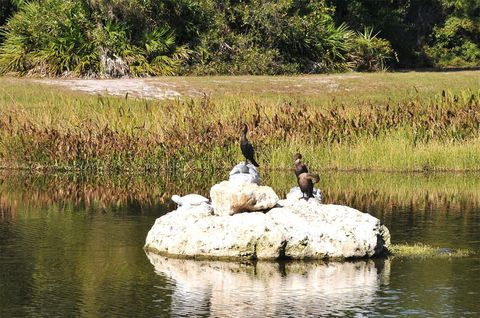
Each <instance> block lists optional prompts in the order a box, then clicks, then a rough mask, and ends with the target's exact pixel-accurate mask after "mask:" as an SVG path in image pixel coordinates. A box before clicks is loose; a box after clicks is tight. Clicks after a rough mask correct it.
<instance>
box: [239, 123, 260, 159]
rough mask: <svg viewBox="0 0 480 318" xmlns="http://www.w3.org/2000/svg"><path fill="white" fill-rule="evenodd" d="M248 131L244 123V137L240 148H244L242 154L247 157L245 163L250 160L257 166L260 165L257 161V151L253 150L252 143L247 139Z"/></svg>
mask: <svg viewBox="0 0 480 318" xmlns="http://www.w3.org/2000/svg"><path fill="white" fill-rule="evenodd" d="M247 131H248V127H247V125H246V124H243V131H242V139H241V141H240V149H242V154H243V156H244V157H245V164H247V161H250V162H251V163H252V164H253V165H254V166H255V167H258V163H257V162H256V161H255V158H254V156H255V151H254V150H253V146H252V144H251V143H250V142H249V141H248V140H247Z"/></svg>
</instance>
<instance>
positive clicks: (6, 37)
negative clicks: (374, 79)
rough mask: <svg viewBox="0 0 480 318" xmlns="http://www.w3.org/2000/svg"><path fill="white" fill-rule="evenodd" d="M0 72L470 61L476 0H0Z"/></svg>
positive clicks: (373, 66)
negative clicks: (0, 28)
mask: <svg viewBox="0 0 480 318" xmlns="http://www.w3.org/2000/svg"><path fill="white" fill-rule="evenodd" d="M0 24H3V27H2V32H1V35H0V42H2V43H1V45H0V73H8V72H15V73H18V74H21V75H27V74H31V75H53V76H62V75H64V76H67V75H74V76H108V77H117V76H124V75H129V76H141V75H163V74H289V73H321V72H335V71H345V70H366V71H376V70H383V69H385V68H386V67H387V66H389V67H392V66H393V67H421V66H439V67H448V66H456V67H467V66H468V67H471V66H479V65H480V62H479V61H480V36H479V34H480V3H479V2H478V1H475V0H455V1H454V0H427V1H423V0H396V1H360V0H353V1H347V0H323V1H314V0H280V1H273V0H242V1H238V0H228V1H214V0H179V1H176V0H163V1H160V0H149V1H143V0H142V1H141V0H112V1H110V0H30V1H28V0H0Z"/></svg>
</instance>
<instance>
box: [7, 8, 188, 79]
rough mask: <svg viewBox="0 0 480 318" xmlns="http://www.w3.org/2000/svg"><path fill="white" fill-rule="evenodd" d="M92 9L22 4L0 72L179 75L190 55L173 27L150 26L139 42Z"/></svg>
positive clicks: (9, 28)
mask: <svg viewBox="0 0 480 318" xmlns="http://www.w3.org/2000/svg"><path fill="white" fill-rule="evenodd" d="M90 9H91V8H90V7H88V6H86V5H85V4H84V3H82V2H81V1H74V0H64V1H62V0H42V1H31V2H27V3H25V4H23V5H21V7H20V11H19V12H17V13H16V14H15V15H14V16H13V17H12V18H11V19H10V20H9V22H8V23H7V24H6V26H5V27H4V28H3V31H2V35H3V36H4V38H5V42H4V43H3V44H2V45H1V46H0V73H7V72H18V73H20V74H22V75H25V74H30V75H48V76H59V75H75V76H108V77H110V76H111V77H118V76H131V75H133V76H142V75H163V74H173V73H174V72H175V70H176V68H177V67H178V64H179V58H180V57H182V56H183V55H184V54H185V53H186V51H185V49H184V48H177V46H176V44H175V35H174V33H173V31H171V30H170V29H169V28H168V27H166V26H164V27H157V28H154V29H147V28H145V29H144V31H143V34H141V35H140V37H139V39H138V41H133V39H132V34H131V31H130V29H129V26H128V25H126V24H123V23H120V22H118V21H116V19H115V17H112V18H103V19H102V18H101V17H100V14H99V12H95V11H91V10H90ZM182 54H183V55H182Z"/></svg>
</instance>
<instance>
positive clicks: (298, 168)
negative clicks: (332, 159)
mask: <svg viewBox="0 0 480 318" xmlns="http://www.w3.org/2000/svg"><path fill="white" fill-rule="evenodd" d="M293 160H294V165H295V176H297V178H298V176H299V175H300V174H302V173H304V172H308V169H307V166H306V165H305V164H304V163H302V154H300V153H298V152H297V153H296V154H295V156H294V157H293Z"/></svg>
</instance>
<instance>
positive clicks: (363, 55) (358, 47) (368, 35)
mask: <svg viewBox="0 0 480 318" xmlns="http://www.w3.org/2000/svg"><path fill="white" fill-rule="evenodd" d="M352 42H353V43H352V50H351V53H350V59H351V61H352V63H353V64H354V66H353V68H354V69H355V70H357V71H369V72H374V71H384V70H386V69H387V62H388V60H390V59H392V58H393V57H396V54H395V51H393V49H392V47H391V46H390V42H388V41H387V40H385V39H382V38H379V37H378V33H375V34H374V33H373V28H367V27H366V28H365V29H364V31H363V32H357V35H356V36H355V38H354V39H353V41H352Z"/></svg>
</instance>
